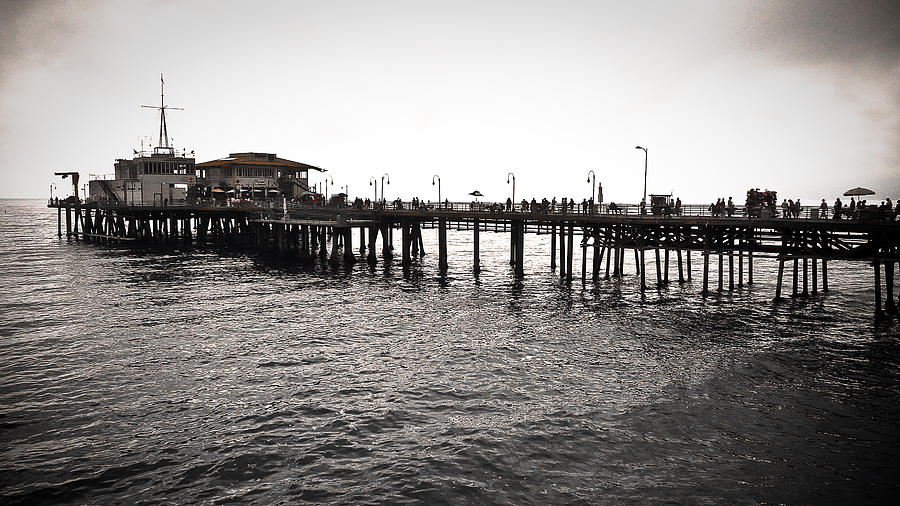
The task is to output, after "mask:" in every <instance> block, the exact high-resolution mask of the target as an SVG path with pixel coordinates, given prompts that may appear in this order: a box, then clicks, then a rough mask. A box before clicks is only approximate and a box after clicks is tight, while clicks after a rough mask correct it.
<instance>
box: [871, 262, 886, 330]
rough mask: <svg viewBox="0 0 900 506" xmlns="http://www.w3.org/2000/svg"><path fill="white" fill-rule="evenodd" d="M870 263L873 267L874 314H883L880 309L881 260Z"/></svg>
mask: <svg viewBox="0 0 900 506" xmlns="http://www.w3.org/2000/svg"><path fill="white" fill-rule="evenodd" d="M872 265H873V266H874V267H875V316H881V315H883V314H884V312H883V311H882V309H881V262H880V261H878V260H875V262H873V264H872Z"/></svg>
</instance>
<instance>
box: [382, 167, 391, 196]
mask: <svg viewBox="0 0 900 506" xmlns="http://www.w3.org/2000/svg"><path fill="white" fill-rule="evenodd" d="M384 178H387V181H388V184H391V176H389V175H388V174H387V172H385V173H384V175H382V176H381V200H384Z"/></svg>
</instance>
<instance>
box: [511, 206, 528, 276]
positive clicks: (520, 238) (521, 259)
mask: <svg viewBox="0 0 900 506" xmlns="http://www.w3.org/2000/svg"><path fill="white" fill-rule="evenodd" d="M525 227H526V223H525V220H522V221H520V222H519V223H518V224H517V225H516V227H515V228H514V232H513V233H514V234H516V236H517V237H516V276H517V277H520V278H521V277H522V276H524V275H525Z"/></svg>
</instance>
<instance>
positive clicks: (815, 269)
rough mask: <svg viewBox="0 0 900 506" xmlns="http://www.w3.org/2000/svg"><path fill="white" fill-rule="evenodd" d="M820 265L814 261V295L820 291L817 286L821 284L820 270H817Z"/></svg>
mask: <svg viewBox="0 0 900 506" xmlns="http://www.w3.org/2000/svg"><path fill="white" fill-rule="evenodd" d="M818 263H819V262H818V261H817V260H816V259H815V258H813V259H812V293H813V295H815V294H816V293H818V291H819V289H818V286H817V285H818V284H819V269H818V268H817V267H818Z"/></svg>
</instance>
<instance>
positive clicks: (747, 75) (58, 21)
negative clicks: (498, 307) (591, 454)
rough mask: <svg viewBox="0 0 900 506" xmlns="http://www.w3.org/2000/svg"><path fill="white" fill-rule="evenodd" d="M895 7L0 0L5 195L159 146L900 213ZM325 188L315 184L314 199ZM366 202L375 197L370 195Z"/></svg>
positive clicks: (456, 177) (578, 192)
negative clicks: (162, 132)
mask: <svg viewBox="0 0 900 506" xmlns="http://www.w3.org/2000/svg"><path fill="white" fill-rule="evenodd" d="M898 20H900V2H891V1H852V2H851V1H845V2H836V1H830V0H816V1H789V2H775V1H771V0H756V1H746V2H745V1H736V0H710V1H703V0H696V1H630V2H622V1H620V0H618V1H609V2H603V1H566V0H558V1H546V2H536V1H529V0H516V1H490V0H480V1H467V0H454V1H443V2H430V1H426V0H421V1H375V0H369V1H342V0H335V1H328V2H323V1H309V2H307V1H299V0H298V1H282V2H266V1H255V2H250V1H247V2H239V1H189V0H188V1H161V0H154V1H138V0H135V1H131V0H129V1H75V0H70V1H65V0H56V1H43V0H3V1H2V2H0V175H2V183H0V198H15V197H29V198H39V197H40V198H44V197H47V196H49V191H50V185H51V184H53V183H56V185H57V187H58V189H59V190H58V191H57V195H58V194H62V195H67V194H70V193H71V186H70V184H69V182H68V180H65V181H63V180H61V179H59V178H58V177H55V176H53V172H55V171H73V170H77V171H79V172H80V173H81V175H82V178H83V179H82V181H83V182H84V181H86V180H87V179H88V178H89V177H90V178H92V177H96V176H91V174H96V175H101V176H102V175H103V174H110V175H111V174H112V172H113V163H114V161H115V159H116V158H130V157H131V156H132V150H133V149H140V148H141V143H142V142H143V143H144V146H145V147H149V146H150V145H151V142H152V145H156V144H157V142H158V139H157V137H158V130H159V117H158V113H157V112H156V111H154V110H152V109H146V108H141V107H140V106H141V105H145V104H146V105H155V104H158V103H159V99H160V97H159V93H160V74H164V76H165V83H166V102H167V105H170V106H173V107H182V108H184V110H183V111H170V112H169V113H168V114H167V119H168V131H169V135H170V137H171V138H174V144H175V145H176V146H177V147H178V149H179V150H181V149H182V148H184V149H186V150H187V151H191V150H193V151H194V152H195V153H196V158H197V161H198V162H202V161H207V160H212V159H216V158H220V157H223V156H226V155H227V154H228V153H231V152H243V151H256V152H269V153H277V154H278V155H279V156H281V157H284V158H288V159H291V160H296V161H300V162H304V163H308V164H311V165H315V166H318V167H322V168H325V169H327V170H328V172H327V174H328V175H329V176H331V179H330V180H329V181H333V183H334V186H332V187H331V190H330V191H331V192H335V191H336V190H337V191H340V189H341V188H342V187H344V188H347V189H348V190H349V194H350V196H351V197H355V196H361V197H363V198H365V197H370V198H371V197H372V196H373V195H374V193H373V187H372V186H371V185H370V182H371V181H372V180H373V179H375V180H377V181H378V182H379V186H380V181H381V179H382V176H383V175H384V174H387V175H388V178H386V180H389V181H390V184H389V185H385V197H387V198H388V199H394V198H396V197H401V198H404V199H409V198H412V197H419V198H421V199H423V200H435V199H437V187H436V186H435V185H432V181H433V176H434V175H438V176H439V177H440V180H441V190H442V194H441V196H442V198H448V199H450V200H452V201H467V200H470V199H471V197H469V196H468V195H467V194H468V193H469V192H471V191H473V190H476V189H477V190H479V191H480V192H481V193H483V194H484V196H485V197H484V198H485V199H486V200H493V201H505V200H506V198H507V197H509V196H510V195H511V191H512V184H510V183H507V180H510V181H511V179H512V178H510V177H509V176H508V174H509V173H512V174H514V176H515V181H516V200H521V199H522V198H527V199H529V200H530V199H531V198H532V197H536V198H537V199H538V200H540V199H541V198H543V197H547V198H551V197H554V196H555V197H557V198H558V199H559V198H561V197H564V196H565V197H570V198H571V197H573V198H576V199H577V200H579V201H580V200H581V199H582V198H585V197H588V196H589V195H590V194H591V191H592V190H591V183H588V182H587V179H588V173H589V171H591V170H592V171H593V173H594V174H595V175H596V180H597V182H598V183H600V184H602V185H603V191H604V199H605V201H606V202H609V201H615V202H620V203H623V202H625V203H636V202H639V201H640V199H641V197H642V193H643V184H644V152H643V151H640V150H636V149H635V146H636V145H641V146H644V147H646V148H647V149H648V155H647V162H648V169H647V192H648V193H673V194H674V195H676V196H679V197H681V198H682V200H683V201H684V202H685V203H697V204H700V203H708V202H711V201H712V200H715V199H716V198H718V197H725V198H727V197H729V196H733V197H734V198H735V200H736V201H738V202H739V203H740V202H742V201H743V199H744V195H745V194H746V191H747V189H748V188H751V187H753V188H756V187H758V188H763V189H767V188H768V189H773V190H777V191H778V192H779V197H785V198H787V197H791V198H798V197H799V198H802V199H803V202H804V203H808V204H814V203H816V202H818V201H819V200H820V199H821V198H827V199H829V204H830V203H831V202H833V200H834V198H835V197H837V196H839V195H840V194H841V193H843V192H844V191H845V190H847V189H849V188H852V187H855V186H864V187H867V188H871V189H873V190H875V191H876V192H877V193H878V196H876V199H877V198H881V197H885V196H889V197H892V198H894V199H896V198H897V197H900V114H898V113H900V21H898ZM323 180H324V177H323V176H320V175H318V174H313V175H312V181H313V182H317V181H318V182H321V181H323ZM379 191H380V190H379Z"/></svg>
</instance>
